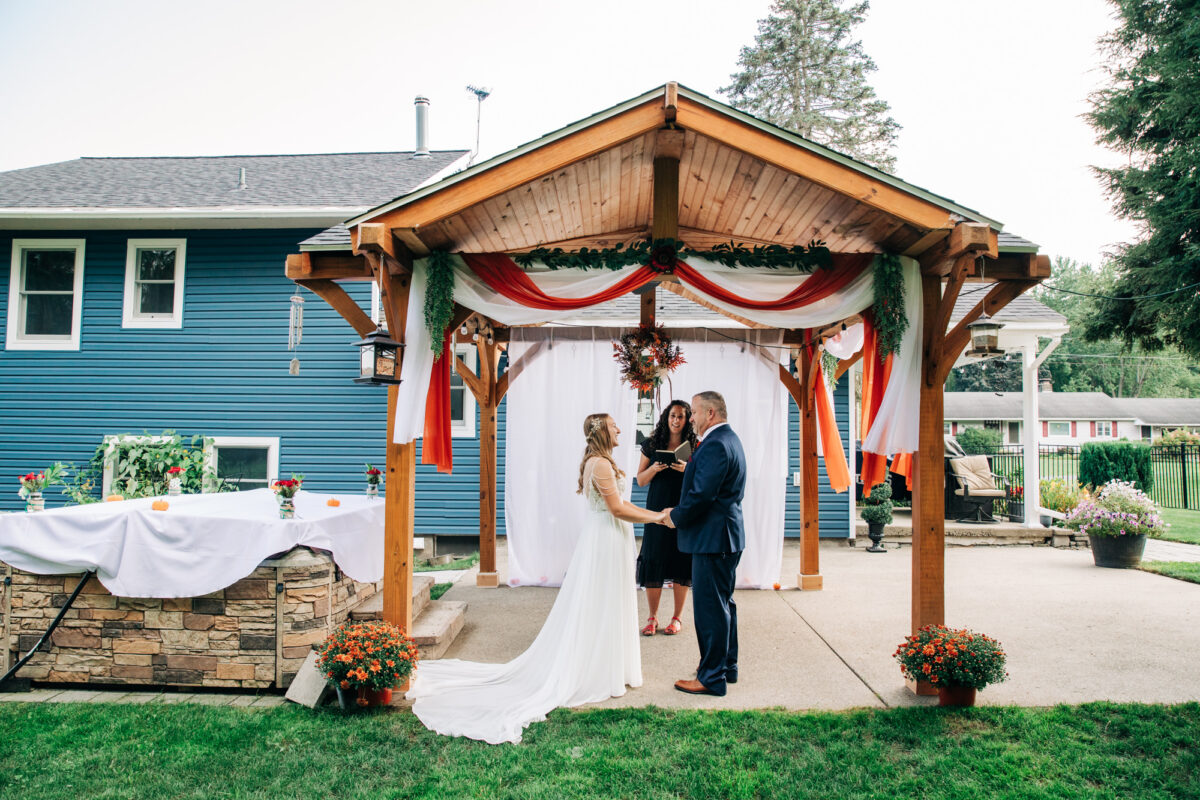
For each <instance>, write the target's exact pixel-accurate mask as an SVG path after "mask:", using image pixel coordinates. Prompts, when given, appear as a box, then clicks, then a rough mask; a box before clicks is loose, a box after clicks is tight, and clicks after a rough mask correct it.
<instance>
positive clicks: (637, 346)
mask: <svg viewBox="0 0 1200 800" xmlns="http://www.w3.org/2000/svg"><path fill="white" fill-rule="evenodd" d="M613 358H614V359H616V362H617V363H618V364H620V366H621V381H622V382H623V383H627V384H629V385H630V386H632V387H633V388H634V389H637V390H638V391H639V392H653V391H655V390H656V389H658V387H659V386H660V385H661V384H662V380H663V378H664V377H665V376H666V375H668V374H669V373H671V372H674V371H675V370H676V369H678V368H679V365H680V364H685V363H687V362H686V360H685V359H684V357H683V350H681V349H680V348H679V347H678V346H676V345H675V344H674V343H673V342H672V341H671V337H670V336H669V335H668V334H667V332H666V330H665V329H664V328H663V327H662V326H661V325H649V324H647V325H640V326H638V328H637V330H633V331H630V332H629V333H626V334H624V335H623V336H621V338H620V340H619V341H618V342H614V343H613Z"/></svg>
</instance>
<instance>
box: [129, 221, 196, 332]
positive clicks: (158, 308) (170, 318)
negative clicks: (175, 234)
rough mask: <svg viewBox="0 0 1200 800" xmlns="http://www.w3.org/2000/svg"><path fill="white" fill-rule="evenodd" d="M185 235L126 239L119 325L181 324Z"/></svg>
mask: <svg viewBox="0 0 1200 800" xmlns="http://www.w3.org/2000/svg"><path fill="white" fill-rule="evenodd" d="M186 253H187V240H186V239H130V240H129V246H128V248H127V250H126V253H125V301H124V303H123V304H122V307H121V327H124V328H182V327H183V267H184V261H185V257H186Z"/></svg>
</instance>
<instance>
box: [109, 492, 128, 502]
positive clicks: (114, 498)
mask: <svg viewBox="0 0 1200 800" xmlns="http://www.w3.org/2000/svg"><path fill="white" fill-rule="evenodd" d="M124 499H125V496H124V495H120V494H110V495H109V496H108V497H106V498H104V502H106V503H117V502H120V501H121V500H124Z"/></svg>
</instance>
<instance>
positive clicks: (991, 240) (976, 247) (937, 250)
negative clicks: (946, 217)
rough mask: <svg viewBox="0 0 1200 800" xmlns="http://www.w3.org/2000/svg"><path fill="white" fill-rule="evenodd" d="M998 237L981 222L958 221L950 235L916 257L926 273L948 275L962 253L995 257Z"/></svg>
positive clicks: (997, 253)
mask: <svg viewBox="0 0 1200 800" xmlns="http://www.w3.org/2000/svg"><path fill="white" fill-rule="evenodd" d="M998 241H999V240H998V237H997V235H996V232H995V231H994V230H992V229H991V227H990V226H988V225H986V224H984V223H982V222H960V223H958V224H957V225H955V226H954V228H953V229H952V230H951V231H950V235H949V236H947V237H946V238H945V239H943V240H942V241H940V242H938V243H937V244H935V245H934V246H933V247H931V248H929V249H928V250H926V251H925V252H924V253H922V254H921V256H920V257H919V258H918V259H917V260H918V261H919V262H920V264H921V271H922V272H923V273H924V274H926V275H942V276H945V275H949V274H950V271H951V270H952V269H954V266H955V263H956V261H957V259H958V257H959V256H961V255H963V254H964V253H972V254H974V255H987V256H990V257H991V258H996V257H997V256H998V255H999V254H1000V253H999V249H998Z"/></svg>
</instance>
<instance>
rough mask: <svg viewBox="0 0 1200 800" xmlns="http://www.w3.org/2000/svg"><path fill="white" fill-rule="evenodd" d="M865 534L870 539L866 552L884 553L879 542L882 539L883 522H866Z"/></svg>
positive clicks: (885, 549) (884, 549) (883, 548)
mask: <svg viewBox="0 0 1200 800" xmlns="http://www.w3.org/2000/svg"><path fill="white" fill-rule="evenodd" d="M867 536H868V537H869V538H870V539H871V546H870V547H868V548H867V552H868V553H886V552H887V548H885V547H884V546H883V545H882V544H880V542H882V541H883V523H882V522H868V523H867Z"/></svg>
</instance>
